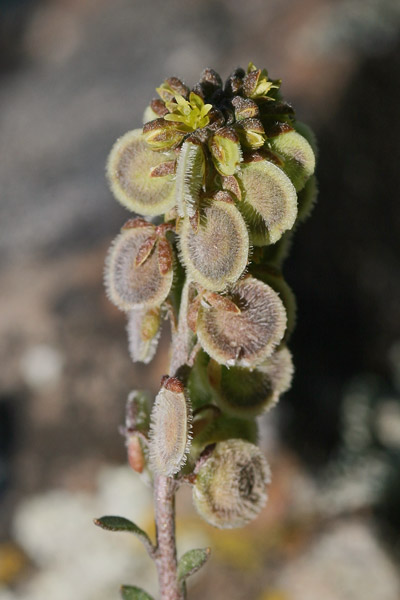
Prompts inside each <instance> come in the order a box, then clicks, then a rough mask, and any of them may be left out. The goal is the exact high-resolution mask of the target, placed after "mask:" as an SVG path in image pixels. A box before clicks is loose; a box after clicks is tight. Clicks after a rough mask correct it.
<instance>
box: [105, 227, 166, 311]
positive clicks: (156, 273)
mask: <svg viewBox="0 0 400 600" xmlns="http://www.w3.org/2000/svg"><path fill="white" fill-rule="evenodd" d="M153 232H154V229H153V227H151V226H149V227H135V228H132V229H125V230H123V231H122V233H120V234H119V235H118V236H117V237H116V238H115V240H114V243H113V245H112V246H111V248H110V250H109V253H108V257H107V261H106V270H105V283H106V289H107V292H108V296H109V298H110V300H111V301H112V302H113V303H114V304H115V305H116V306H118V308H120V309H121V310H124V311H130V310H134V309H137V308H152V307H155V306H159V305H160V304H161V303H162V302H163V301H164V300H165V298H166V297H167V296H168V294H169V291H170V289H171V285H172V279H173V269H172V267H171V268H170V270H169V271H167V272H163V273H161V271H160V257H159V248H158V246H159V242H158V241H157V242H155V244H154V248H153V251H152V252H151V253H150V254H149V256H148V257H147V258H146V260H145V261H144V262H142V263H140V264H137V261H136V257H137V255H138V252H139V250H140V249H141V248H142V247H143V244H144V243H145V242H146V241H147V240H148V239H149V237H151V236H152V235H153Z"/></svg>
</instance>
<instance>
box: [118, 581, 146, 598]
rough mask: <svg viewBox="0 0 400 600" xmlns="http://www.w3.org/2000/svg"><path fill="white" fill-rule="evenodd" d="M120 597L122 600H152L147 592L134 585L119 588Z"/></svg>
mask: <svg viewBox="0 0 400 600" xmlns="http://www.w3.org/2000/svg"><path fill="white" fill-rule="evenodd" d="M121 597H122V598H123V599H124V600H153V598H152V597H151V596H149V594H147V592H145V591H143V590H141V589H140V588H138V587H136V586H134V585H123V586H121Z"/></svg>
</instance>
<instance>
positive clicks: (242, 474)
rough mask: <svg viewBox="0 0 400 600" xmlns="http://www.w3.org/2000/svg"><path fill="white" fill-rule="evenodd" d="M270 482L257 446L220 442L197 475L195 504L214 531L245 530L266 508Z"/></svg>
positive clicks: (269, 476)
mask: <svg viewBox="0 0 400 600" xmlns="http://www.w3.org/2000/svg"><path fill="white" fill-rule="evenodd" d="M270 480H271V474H270V469H269V466H268V463H267V461H266V460H265V458H264V456H263V454H262V453H261V451H260V449H259V448H257V446H255V445H254V444H250V443H249V442H245V441H244V440H239V439H231V440H227V441H224V442H219V443H218V444H217V445H216V446H215V448H214V450H213V452H212V454H211V455H210V456H209V458H207V459H206V461H205V462H204V463H203V464H202V465H201V467H200V469H199V471H198V473H197V478H196V483H195V485H194V486H193V503H194V505H195V507H196V509H197V511H198V513H199V514H200V516H201V517H203V519H204V520H205V521H207V523H209V524H210V525H214V527H219V528H220V529H232V528H234V527H243V526H244V525H247V523H250V521H252V520H253V519H255V517H257V515H258V514H259V513H260V511H261V510H262V508H263V507H264V506H265V503H266V501H267V494H266V486H267V484H268V483H270Z"/></svg>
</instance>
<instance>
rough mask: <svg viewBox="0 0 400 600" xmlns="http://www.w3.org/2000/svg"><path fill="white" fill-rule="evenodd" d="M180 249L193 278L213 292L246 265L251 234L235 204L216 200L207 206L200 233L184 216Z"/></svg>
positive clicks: (235, 276) (201, 221) (222, 287)
mask: <svg viewBox="0 0 400 600" xmlns="http://www.w3.org/2000/svg"><path fill="white" fill-rule="evenodd" d="M180 249H181V257H182V262H183V264H184V266H185V267H186V271H187V273H188V275H189V277H190V278H191V279H192V280H193V281H196V282H197V283H199V284H200V285H202V286H203V287H205V288H206V289H208V290H211V291H221V290H223V289H225V288H226V287H227V285H229V284H231V283H234V282H235V281H236V280H237V279H238V278H239V277H240V275H241V274H242V272H243V271H244V269H245V268H246V265H247V260H248V254H249V236H248V233H247V228H246V224H245V222H244V220H243V217H242V216H241V214H240V212H239V211H238V209H237V208H236V207H235V206H234V204H233V203H229V202H225V201H223V200H214V202H212V203H211V204H209V205H208V206H206V207H205V208H204V210H203V214H202V216H201V220H200V225H199V229H198V231H197V232H196V231H194V230H193V227H192V226H191V224H190V222H189V220H188V219H184V221H183V223H182V228H181V231H180Z"/></svg>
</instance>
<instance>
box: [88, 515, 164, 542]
mask: <svg viewBox="0 0 400 600" xmlns="http://www.w3.org/2000/svg"><path fill="white" fill-rule="evenodd" d="M94 524H95V525H98V526H99V527H101V528H102V529H106V530H107V531H128V532H129V533H133V534H134V535H136V536H137V537H138V538H139V539H140V540H141V541H142V542H143V544H144V545H145V546H146V548H147V550H148V551H149V550H152V549H153V544H152V543H151V540H150V538H149V536H148V535H147V533H146V532H144V531H143V529H140V527H138V526H137V525H135V523H132V521H129V520H128V519H125V518H124V517H109V516H106V517H101V518H100V519H94Z"/></svg>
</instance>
